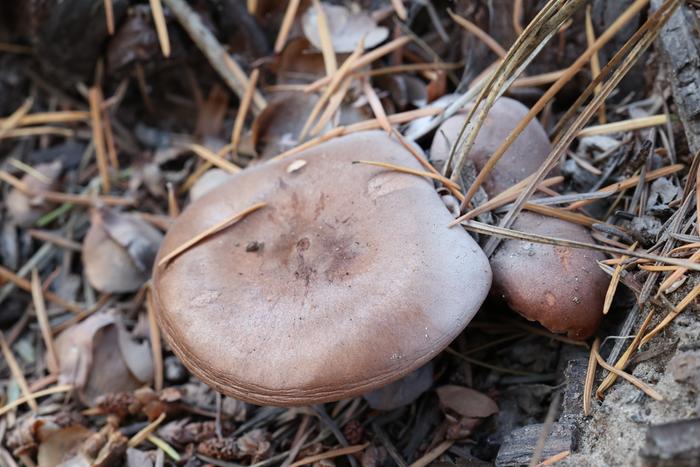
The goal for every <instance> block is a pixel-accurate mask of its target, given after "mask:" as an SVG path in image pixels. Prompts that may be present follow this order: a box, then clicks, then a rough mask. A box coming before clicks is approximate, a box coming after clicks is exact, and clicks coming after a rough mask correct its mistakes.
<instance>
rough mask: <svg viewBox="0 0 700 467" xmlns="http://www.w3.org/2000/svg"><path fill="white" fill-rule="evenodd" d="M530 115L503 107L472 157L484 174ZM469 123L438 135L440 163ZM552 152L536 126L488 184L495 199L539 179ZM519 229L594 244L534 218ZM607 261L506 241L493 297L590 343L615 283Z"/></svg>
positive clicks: (570, 229) (578, 230) (501, 103)
mask: <svg viewBox="0 0 700 467" xmlns="http://www.w3.org/2000/svg"><path fill="white" fill-rule="evenodd" d="M527 112H528V110H527V108H526V107H525V106H524V105H522V104H520V103H519V102H517V101H515V100H513V99H508V98H501V99H499V100H498V101H497V102H496V104H495V105H494V107H493V108H492V109H491V111H490V112H489V115H488V117H487V118H486V121H485V123H484V126H483V128H482V129H481V131H480V132H479V134H478V136H477V138H476V141H475V144H474V147H473V149H472V150H471V152H470V154H469V157H470V159H471V160H473V161H474V165H475V166H476V168H477V169H478V170H481V168H482V167H483V166H484V164H485V163H486V161H487V160H488V159H489V157H490V156H491V154H493V153H494V152H495V150H496V148H498V146H499V145H500V144H501V142H502V141H503V140H504V139H505V138H506V136H507V135H508V134H509V133H510V131H511V130H512V129H513V128H514V127H515V126H516V125H517V124H518V122H519V121H520V120H522V119H523V117H525V115H526V114H527ZM463 123H464V115H460V116H455V117H452V118H450V119H448V120H447V121H446V122H445V123H443V125H442V126H441V127H440V128H438V130H437V133H436V135H435V139H434V140H433V145H432V150H431V156H432V158H433V159H436V160H437V161H445V160H446V159H447V156H448V154H449V149H450V147H451V144H452V143H453V142H454V141H455V140H456V138H457V136H458V134H459V130H460V128H461V127H462V125H463ZM448 142H449V144H448ZM550 149H551V148H550V143H549V139H548V138H547V134H546V133H545V131H544V129H543V128H542V127H541V126H540V124H539V123H538V122H537V121H533V122H531V123H530V124H529V125H528V126H527V127H526V128H525V131H524V132H523V133H522V134H521V135H520V136H519V137H518V138H517V139H516V140H515V142H514V143H513V145H512V146H511V147H510V149H508V151H507V152H506V153H505V154H504V156H503V158H501V160H500V161H499V162H498V163H497V164H496V166H495V167H494V170H493V171H492V172H491V174H490V175H489V177H488V178H487V179H486V181H485V183H484V188H485V190H486V192H487V194H488V195H489V196H495V195H497V194H498V193H500V192H502V191H503V190H505V189H506V188H508V187H510V186H512V185H514V184H515V183H517V182H519V181H521V180H522V179H524V178H525V177H527V176H528V175H530V174H531V173H533V172H535V171H536V170H537V169H538V168H539V167H540V165H541V164H542V162H543V161H544V159H545V158H546V157H547V155H548V154H549V152H550ZM513 228H514V229H516V230H520V231H524V232H530V233H537V234H542V235H551V236H555V237H560V238H565V239H569V240H578V241H582V242H587V243H592V242H593V239H592V237H591V235H590V232H589V231H588V230H587V229H586V228H585V227H582V226H580V225H577V224H572V223H570V222H566V221H563V220H560V219H557V218H553V217H547V216H543V215H540V214H535V213H532V212H527V211H523V212H521V213H520V215H519V216H518V218H517V219H516V221H515V223H514V224H513ZM603 259H605V256H604V255H603V254H602V253H598V252H594V251H588V250H582V249H573V248H568V247H559V246H552V245H543V244H534V243H531V242H521V241H517V240H506V241H503V242H501V246H500V247H499V248H498V249H497V250H496V252H495V253H494V254H493V256H492V257H491V268H492V270H493V291H492V292H493V295H495V296H497V297H498V298H500V299H503V300H504V301H505V302H506V303H507V304H508V306H509V307H510V308H511V309H513V310H515V311H517V312H518V313H520V314H522V315H523V316H525V317H526V318H528V319H530V320H536V321H539V322H540V323H541V324H542V325H543V326H545V327H546V328H547V329H549V330H550V331H552V332H556V333H566V334H567V335H568V336H569V337H571V338H573V339H585V338H587V337H590V336H591V335H592V334H593V333H594V332H595V330H596V329H597V327H598V324H599V322H600V319H601V318H602V316H603V314H602V313H603V301H604V299H605V292H606V290H607V284H608V278H607V276H606V275H605V274H604V273H603V272H602V271H601V270H600V268H599V267H598V265H597V264H596V261H599V260H603Z"/></svg>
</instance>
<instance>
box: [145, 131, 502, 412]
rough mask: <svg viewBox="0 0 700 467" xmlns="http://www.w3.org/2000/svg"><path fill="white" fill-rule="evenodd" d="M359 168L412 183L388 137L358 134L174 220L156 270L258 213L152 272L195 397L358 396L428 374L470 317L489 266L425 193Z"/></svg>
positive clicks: (256, 174)
mask: <svg viewBox="0 0 700 467" xmlns="http://www.w3.org/2000/svg"><path fill="white" fill-rule="evenodd" d="M358 159H371V160H375V161H381V162H388V163H392V164H397V165H401V166H405V167H412V168H416V169H420V165H419V164H418V162H417V161H416V160H415V158H414V157H413V156H412V155H411V153H410V152H409V151H407V150H406V149H405V148H403V147H402V146H401V145H400V144H399V143H398V142H396V141H395V140H392V139H390V138H389V137H388V136H387V135H386V134H384V133H381V132H364V133H356V134H353V135H349V136H345V137H342V138H337V139H334V140H331V141H329V142H326V143H323V144H320V145H318V146H315V147H313V148H311V149H308V150H306V151H304V152H302V153H300V154H299V155H297V156H296V157H291V158H287V159H281V160H273V161H270V162H268V163H265V164H262V165H259V166H256V167H254V168H249V169H246V170H244V171H243V172H241V173H240V174H237V175H236V176H234V177H233V179H232V180H231V181H229V182H227V183H226V184H224V185H223V186H221V187H219V188H217V189H215V190H213V191H212V192H210V193H208V194H206V195H205V196H203V197H202V198H200V199H198V200H197V201H196V202H194V203H193V204H191V205H190V206H189V207H188V208H187V209H186V210H185V211H184V212H183V213H182V215H181V216H180V217H179V218H178V219H177V220H176V221H175V223H174V225H173V226H172V227H171V229H170V231H169V232H168V234H167V235H166V238H165V240H164V241H163V244H162V247H161V250H160V252H159V258H163V257H165V256H166V255H167V254H168V253H170V252H171V251H173V250H174V249H175V248H177V247H178V246H180V245H182V244H184V243H185V242H187V241H188V240H190V239H191V238H193V237H195V236H196V235H197V234H199V233H200V232H203V231H205V230H206V229H208V228H209V227H211V226H213V225H216V224H218V223H219V222H222V221H223V220H225V219H227V218H229V217H231V216H232V215H234V214H235V213H237V212H240V211H242V210H244V209H246V208H248V207H250V206H252V205H253V204H255V203H259V202H265V203H267V206H266V207H264V208H262V209H260V210H258V211H256V212H253V213H251V214H250V215H248V216H247V217H245V218H244V219H242V220H241V221H240V222H239V223H237V224H235V225H233V226H231V227H229V228H228V229H226V230H224V231H221V232H219V233H217V234H215V235H213V236H212V237H209V238H207V239H205V240H203V241H202V242H200V243H198V244H196V245H194V246H193V247H192V248H190V249H188V250H186V251H185V252H184V253H182V254H181V255H180V256H178V257H176V258H175V259H173V260H172V261H171V262H170V263H169V264H167V265H164V266H160V267H159V266H158V260H156V267H155V269H154V277H153V282H154V288H153V289H154V294H153V304H154V307H155V310H156V313H157V316H158V319H159V322H160V324H161V327H162V329H163V330H164V331H165V335H166V338H167V339H168V342H169V343H170V344H171V346H172V348H173V350H174V351H175V353H176V354H177V355H178V356H179V357H180V359H181V360H182V361H183V362H184V363H185V365H186V366H187V367H188V368H189V369H190V370H191V371H192V372H193V373H194V374H195V375H197V376H198V377H199V378H201V379H202V380H203V381H204V382H206V383H207V384H209V385H211V386H213V387H214V388H215V389H217V390H218V391H220V392H222V393H224V394H226V395H228V396H231V397H234V398H237V399H241V400H244V401H248V402H253V403H258V404H269V405H308V404H316V403H320V402H325V401H332V400H338V399H342V398H346V397H350V396H354V395H359V394H362V393H365V392H368V391H371V390H373V389H375V388H378V387H380V386H383V385H385V384H388V383H390V382H392V381H394V380H396V379H398V378H400V377H402V376H404V375H406V374H407V373H409V372H411V371H412V370H414V369H416V368H418V367H419V366H421V365H422V364H424V363H425V362H427V361H428V360H430V359H431V358H432V357H434V356H435V355H436V354H437V353H439V352H440V351H441V350H442V349H443V348H444V347H446V346H447V345H448V344H449V343H450V342H451V341H452V340H453V339H454V338H455V337H456V336H457V335H458V334H459V333H460V332H461V331H462V329H463V328H464V327H465V326H466V325H467V323H468V322H469V321H470V320H471V318H472V316H473V315H474V314H475V313H476V311H477V310H478V309H479V307H480V305H481V303H482V302H483V301H484V299H485V298H486V296H487V294H488V291H489V288H490V285H491V270H490V267H489V264H488V261H487V259H486V257H485V255H484V254H483V252H482V251H481V249H480V248H479V247H478V245H477V244H476V242H474V241H473V240H472V238H471V237H470V236H469V235H468V234H467V233H465V232H464V231H463V230H462V229H450V228H448V224H449V223H450V221H451V220H452V216H451V215H450V214H449V212H448V211H447V209H446V208H445V206H444V204H443V203H442V201H441V199H440V197H439V196H438V195H437V193H436V192H435V189H434V187H433V185H432V183H431V182H429V181H427V180H426V179H424V178H422V177H418V176H415V175H409V174H404V173H400V172H396V171H390V170H386V169H383V168H378V167H375V166H369V165H362V164H353V163H352V162H353V161H354V160H358ZM301 161H303V162H301Z"/></svg>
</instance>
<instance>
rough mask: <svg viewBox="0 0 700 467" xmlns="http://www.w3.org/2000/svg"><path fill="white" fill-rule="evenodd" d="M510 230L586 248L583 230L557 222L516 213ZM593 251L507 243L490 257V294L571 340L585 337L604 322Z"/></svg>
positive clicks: (603, 280)
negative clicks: (564, 240) (563, 240)
mask: <svg viewBox="0 0 700 467" xmlns="http://www.w3.org/2000/svg"><path fill="white" fill-rule="evenodd" d="M513 228H514V229H516V230H520V231H523V232H529V233H535V234H540V235H551V236H556V237H560V238H565V239H567V240H576V241H579V242H586V243H591V242H592V238H591V235H590V234H589V233H588V232H587V231H586V229H585V228H584V227H581V226H580V225H577V224H572V223H571V222H566V221H563V220H561V219H555V218H552V217H546V216H542V215H540V214H535V213H532V212H527V211H524V212H521V213H520V215H519V216H518V218H517V219H516V220H515V223H514V224H513ZM604 259H605V255H603V254H602V253H600V252H597V251H589V250H583V249H574V248H568V247H563V246H552V245H543V244H541V243H533V242H525V241H519V240H507V241H504V242H502V243H501V246H500V247H499V248H498V249H497V250H496V252H495V253H494V254H493V256H492V257H491V268H492V269H493V284H494V290H493V293H494V294H497V295H498V296H500V297H501V298H502V299H504V301H505V302H506V303H507V304H508V306H509V307H510V308H511V309H513V310H515V311H517V312H519V313H520V314H522V315H524V316H525V317H526V318H528V319H530V320H533V321H539V322H540V323H541V324H542V325H543V326H544V327H546V328H547V329H549V330H550V331H552V332H556V333H566V334H567V335H568V336H569V337H570V338H572V339H579V340H580V339H586V338H588V337H590V336H591V335H592V334H593V333H594V332H595V331H596V329H598V324H599V323H600V320H601V318H602V317H603V301H604V299H605V291H606V290H607V288H608V282H609V279H608V277H607V276H606V275H605V274H604V273H603V272H602V271H601V270H600V268H599V267H598V265H597V264H596V261H602V260H604Z"/></svg>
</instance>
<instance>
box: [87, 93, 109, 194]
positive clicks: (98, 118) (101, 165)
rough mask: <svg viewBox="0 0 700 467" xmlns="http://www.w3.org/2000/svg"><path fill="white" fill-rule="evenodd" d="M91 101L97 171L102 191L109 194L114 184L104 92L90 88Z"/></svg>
mask: <svg viewBox="0 0 700 467" xmlns="http://www.w3.org/2000/svg"><path fill="white" fill-rule="evenodd" d="M88 98H89V101H90V124H91V126H92V143H93V145H94V146H95V157H96V158H97V169H98V170H99V172H100V178H101V179H102V189H103V190H104V191H105V192H109V191H111V189H112V182H111V181H110V178H109V166H108V163H107V149H106V148H105V140H104V130H103V128H102V112H101V106H102V91H101V90H100V88H98V87H92V88H90V91H89V93H88Z"/></svg>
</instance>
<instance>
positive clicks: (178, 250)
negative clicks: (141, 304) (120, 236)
mask: <svg viewBox="0 0 700 467" xmlns="http://www.w3.org/2000/svg"><path fill="white" fill-rule="evenodd" d="M265 206H267V203H256V204H254V205H252V206H251V207H249V208H246V209H244V210H242V211H240V212H237V213H235V214H234V215H232V216H231V217H229V218H227V219H224V220H223V221H221V222H219V223H218V224H216V225H214V226H212V227H210V228H208V229H207V230H205V231H204V232H202V233H200V234H198V235H195V236H194V238H192V239H190V240H188V241H186V242H185V243H183V244H182V245H180V246H179V247H177V248H175V249H174V250H173V251H171V252H170V253H168V254H167V255H165V256H164V257H163V258H162V259H161V260H160V261H159V262H158V267H159V268H160V267H163V266H165V265H167V264H168V263H169V262H170V261H172V260H173V259H175V258H177V257H178V256H180V255H181V254H182V253H184V252H185V251H187V250H189V249H190V248H192V247H193V246H195V245H197V244H198V243H199V242H201V241H202V240H205V239H206V238H208V237H211V236H212V235H214V234H217V233H219V232H221V231H222V230H224V229H226V228H228V227H230V226H232V225H233V224H235V223H236V222H238V221H240V220H241V219H243V218H245V217H246V216H247V215H248V214H250V213H252V212H254V211H257V210H258V209H260V208H264V207H265Z"/></svg>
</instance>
